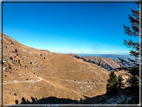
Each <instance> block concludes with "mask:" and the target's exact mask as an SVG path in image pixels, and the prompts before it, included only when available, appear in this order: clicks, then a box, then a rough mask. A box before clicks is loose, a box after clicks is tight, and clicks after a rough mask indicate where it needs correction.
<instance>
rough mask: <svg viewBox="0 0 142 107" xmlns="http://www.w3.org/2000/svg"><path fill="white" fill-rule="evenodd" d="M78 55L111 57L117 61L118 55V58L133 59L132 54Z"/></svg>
mask: <svg viewBox="0 0 142 107" xmlns="http://www.w3.org/2000/svg"><path fill="white" fill-rule="evenodd" d="M77 55H79V56H82V57H86V56H89V57H105V58H112V59H114V60H117V61H119V59H118V57H119V58H122V59H124V60H128V58H130V59H134V57H133V56H130V55H114V54H77Z"/></svg>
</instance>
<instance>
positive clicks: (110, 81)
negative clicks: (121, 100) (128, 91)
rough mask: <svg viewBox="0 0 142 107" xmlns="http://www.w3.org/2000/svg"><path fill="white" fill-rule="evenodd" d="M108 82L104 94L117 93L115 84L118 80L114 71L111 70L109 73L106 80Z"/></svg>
mask: <svg viewBox="0 0 142 107" xmlns="http://www.w3.org/2000/svg"><path fill="white" fill-rule="evenodd" d="M107 81H108V83H107V85H106V86H107V87H106V88H107V92H106V94H111V95H113V94H117V92H118V88H117V85H118V80H117V76H116V75H115V73H114V71H111V72H110V73H109V79H108V80H107Z"/></svg>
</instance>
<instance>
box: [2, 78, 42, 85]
mask: <svg viewBox="0 0 142 107" xmlns="http://www.w3.org/2000/svg"><path fill="white" fill-rule="evenodd" d="M37 78H39V80H37V81H35V80H26V81H17V80H14V81H13V82H7V83H3V85H4V84H12V83H24V82H39V81H41V80H42V78H40V77H37ZM0 85H2V84H0Z"/></svg>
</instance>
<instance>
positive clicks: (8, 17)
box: [3, 3, 138, 54]
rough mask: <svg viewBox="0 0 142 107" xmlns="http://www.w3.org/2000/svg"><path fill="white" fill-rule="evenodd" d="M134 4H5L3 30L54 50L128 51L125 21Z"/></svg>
mask: <svg viewBox="0 0 142 107" xmlns="http://www.w3.org/2000/svg"><path fill="white" fill-rule="evenodd" d="M131 8H133V9H135V10H138V6H137V4H135V3H3V33H4V34H6V35H8V36H10V37H12V38H14V39H16V40H17V41H19V42H20V43H22V44H24V45H26V46H30V47H34V48H37V49H48V50H49V51H54V52H59V53H60V52H61V53H62V52H67V53H71V52H74V53H88V54H91V53H94V54H102V53H106V54H129V50H130V49H129V48H127V47H126V46H125V45H123V43H124V41H123V39H126V40H127V39H130V38H131V37H128V36H127V35H126V34H125V32H124V28H123V24H125V25H128V26H131V24H130V23H129V22H130V21H129V19H128V15H129V14H131ZM137 40H138V39H137Z"/></svg>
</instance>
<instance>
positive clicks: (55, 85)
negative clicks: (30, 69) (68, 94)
mask: <svg viewBox="0 0 142 107" xmlns="http://www.w3.org/2000/svg"><path fill="white" fill-rule="evenodd" d="M37 78H39V80H37V81H34V80H27V81H13V82H7V83H3V85H5V84H12V83H24V82H33V83H34V82H39V81H42V80H43V81H45V82H47V83H49V84H51V85H52V86H54V87H57V88H61V89H64V90H69V91H72V92H74V93H76V94H79V95H82V96H83V97H84V96H88V95H86V94H82V93H79V92H77V91H75V90H72V89H69V88H66V87H63V86H61V85H58V84H54V83H52V82H51V81H48V80H46V79H43V78H40V77H37ZM0 85H1V84H0ZM88 97H91V96H88Z"/></svg>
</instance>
